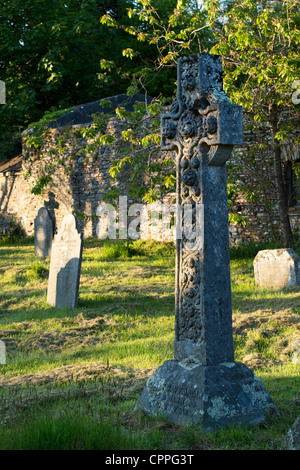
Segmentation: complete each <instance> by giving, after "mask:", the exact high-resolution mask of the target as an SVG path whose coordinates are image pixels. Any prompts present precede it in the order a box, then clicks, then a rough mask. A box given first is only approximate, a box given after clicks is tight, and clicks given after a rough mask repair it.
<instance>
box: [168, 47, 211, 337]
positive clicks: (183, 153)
mask: <svg viewBox="0 0 300 470" xmlns="http://www.w3.org/2000/svg"><path fill="white" fill-rule="evenodd" d="M179 80H180V83H179V90H181V92H180V93H178V95H177V98H176V99H175V100H174V102H173V104H172V105H171V107H170V112H169V113H168V114H167V115H165V118H164V119H163V121H162V141H163V147H164V148H167V149H176V153H177V162H178V163H177V166H178V168H177V178H178V199H179V203H180V204H181V205H182V207H184V206H186V205H187V204H189V205H191V207H192V214H191V217H190V218H191V220H190V221H189V226H190V229H191V230H192V231H193V232H195V230H196V217H197V212H196V207H197V206H196V205H197V204H202V184H201V174H202V165H203V164H204V163H203V159H204V157H205V155H206V154H207V153H208V152H209V146H210V145H212V144H214V143H215V136H216V133H217V131H218V119H217V113H216V106H215V105H214V104H213V105H211V104H210V102H209V101H208V99H207V96H201V95H200V93H199V88H200V87H199V64H198V59H197V56H190V57H188V58H183V59H181V63H180V65H179ZM183 217H184V215H183ZM182 224H183V225H184V226H186V225H187V224H186V220H184V219H183V220H182ZM197 243H198V245H197ZM177 257H178V285H177V289H178V290H179V295H178V305H177V319H176V321H177V338H176V339H177V340H179V341H186V340H188V341H192V342H196V343H201V342H202V341H203V334H204V328H203V327H204V312H203V292H202V291H201V290H202V289H203V283H201V276H203V269H202V261H203V252H202V248H201V241H200V242H199V241H198V242H196V246H195V244H194V245H193V246H192V247H191V240H188V239H187V238H186V237H185V234H184V233H183V235H182V240H181V246H180V250H179V253H177Z"/></svg>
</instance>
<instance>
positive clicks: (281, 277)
mask: <svg viewBox="0 0 300 470" xmlns="http://www.w3.org/2000/svg"><path fill="white" fill-rule="evenodd" d="M253 267H254V277H255V284H256V285H257V286H258V287H264V288H266V289H283V288H285V287H295V286H299V285H300V259H299V257H298V256H297V254H296V253H295V252H294V251H293V250H292V249H290V248H288V249H285V248H284V249H277V250H261V251H259V252H258V253H257V255H256V257H255V259H254V262H253Z"/></svg>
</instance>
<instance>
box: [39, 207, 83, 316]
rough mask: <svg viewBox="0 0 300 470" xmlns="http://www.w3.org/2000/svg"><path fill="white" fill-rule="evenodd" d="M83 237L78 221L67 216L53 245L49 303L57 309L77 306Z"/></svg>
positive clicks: (71, 216)
mask: <svg viewBox="0 0 300 470" xmlns="http://www.w3.org/2000/svg"><path fill="white" fill-rule="evenodd" d="M81 259H82V237H81V234H80V233H79V232H78V228H77V219H76V217H75V216H74V215H72V214H69V215H67V216H66V217H65V218H64V219H63V221H62V225H61V228H60V230H59V231H58V233H57V234H56V235H55V238H54V241H53V244H52V253H51V261H50V272H49V280H48V293H47V302H48V304H50V305H53V306H54V307H57V308H62V307H70V308H75V307H76V306H77V300H78V291H79V278H80V269H81Z"/></svg>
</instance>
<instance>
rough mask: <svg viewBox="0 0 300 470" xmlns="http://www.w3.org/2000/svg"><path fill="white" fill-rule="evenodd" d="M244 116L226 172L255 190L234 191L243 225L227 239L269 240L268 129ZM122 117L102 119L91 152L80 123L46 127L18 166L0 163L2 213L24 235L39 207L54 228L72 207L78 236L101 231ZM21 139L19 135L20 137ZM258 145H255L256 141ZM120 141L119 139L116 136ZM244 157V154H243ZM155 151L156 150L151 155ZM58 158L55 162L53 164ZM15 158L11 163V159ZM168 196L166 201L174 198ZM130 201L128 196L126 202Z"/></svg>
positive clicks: (298, 225)
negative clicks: (41, 187)
mask: <svg viewBox="0 0 300 470" xmlns="http://www.w3.org/2000/svg"><path fill="white" fill-rule="evenodd" d="M245 119H246V118H245V117H244V145H243V146H241V147H237V148H235V150H234V152H233V155H232V157H231V158H230V161H229V163H228V169H227V172H228V176H229V177H230V174H231V173H232V172H234V174H235V175H236V178H237V179H238V180H239V185H240V186H241V187H243V186H244V187H245V194H246V195H247V191H246V189H249V188H250V189H251V188H252V189H253V190H257V189H258V196H257V198H256V199H254V200H252V201H251V200H249V198H248V197H246V196H245V194H242V193H240V194H239V195H238V196H237V198H236V200H235V205H234V208H233V209H234V210H235V211H236V212H239V213H241V214H243V215H244V216H245V217H246V219H247V224H246V225H245V226H243V225H241V224H239V225H233V224H232V225H230V227H229V233H230V240H231V244H238V243H240V242H241V241H243V240H254V241H261V240H270V239H272V238H273V236H274V234H275V235H276V231H278V227H279V220H278V211H277V207H276V201H275V188H274V177H273V166H272V160H271V155H270V148H269V146H268V133H267V132H266V129H265V128H264V129H263V128H262V129H261V131H260V132H256V133H255V134H254V133H253V131H251V130H249V129H248V127H247V121H245ZM124 126H125V124H124V122H122V121H120V120H119V119H118V118H117V117H114V118H110V119H109V121H108V127H107V132H108V133H112V134H113V135H114V137H115V143H114V144H113V145H111V146H109V145H107V146H105V145H103V146H101V147H99V149H98V150H97V152H96V154H95V153H93V152H91V153H86V152H85V151H84V150H85V149H86V148H87V145H88V143H89V142H88V141H87V139H85V138H83V137H81V136H80V134H79V128H80V125H74V126H72V127H71V126H70V127H69V128H66V127H64V128H56V129H50V130H49V132H48V134H47V138H46V139H45V140H44V142H43V146H42V148H41V149H38V150H37V149H33V150H32V149H26V146H24V152H23V159H22V160H20V165H19V166H18V165H14V166H13V167H11V168H10V167H9V165H6V166H5V170H3V171H1V167H0V211H1V214H4V215H7V216H8V217H12V216H14V218H15V220H17V221H19V222H20V223H21V225H22V227H24V229H25V231H26V233H27V234H28V235H33V233H34V219H35V217H36V216H37V213H38V210H39V209H40V207H43V206H44V207H46V208H47V209H48V210H49V211H50V213H51V216H52V218H53V220H54V223H55V228H54V230H55V231H57V229H58V227H59V226H60V224H61V222H62V220H63V218H64V217H65V216H66V215H67V214H70V213H72V212H74V213H75V214H76V215H77V217H78V222H79V229H80V231H81V232H82V233H83V236H84V237H97V236H99V235H100V234H101V233H103V232H105V231H106V226H105V224H103V223H99V219H98V218H97V217H96V213H97V208H98V207H99V204H101V203H102V204H103V197H104V195H105V194H106V193H107V191H108V189H109V188H111V179H110V175H109V169H110V167H111V164H112V161H113V160H114V158H115V154H116V152H117V150H118V149H119V143H118V142H120V140H121V133H122V130H123V129H124ZM24 140H25V139H24ZM260 143H261V144H264V148H260V149H258V150H257V149H256V152H254V146H255V147H256V146H257V144H260ZM122 146H124V142H123V141H122ZM283 153H284V159H283V160H284V165H285V164H286V161H287V160H297V159H299V148H297V147H295V146H294V145H293V143H288V144H286V145H284V146H283ZM245 157H246V158H245ZM159 158H160V154H159V153H158V154H157V159H159ZM58 162H59V164H58ZM14 163H15V162H14ZM49 168H50V170H51V168H52V169H53V170H55V171H53V175H52V181H51V182H50V184H49V185H48V186H47V188H46V191H45V192H44V193H43V194H42V195H36V194H32V192H31V189H32V187H33V186H34V185H35V183H36V181H37V180H38V178H39V177H41V176H43V175H44V176H45V175H46V174H48V173H49ZM128 178H129V175H128V174H126V172H125V173H124V174H123V177H122V178H121V182H119V183H118V189H119V190H120V194H121V195H127V191H128ZM173 196H174V195H172V194H171V195H170V197H169V200H172V199H174V197H173ZM134 202H141V201H136V200H134V199H133V198H132V197H128V204H133V203H134ZM290 214H291V223H292V228H293V230H294V231H295V232H299V229H300V207H298V208H297V207H294V208H291V212H290ZM1 230H2V232H3V231H5V230H7V226H6V222H5V218H3V217H2V218H1V219H0V231H1Z"/></svg>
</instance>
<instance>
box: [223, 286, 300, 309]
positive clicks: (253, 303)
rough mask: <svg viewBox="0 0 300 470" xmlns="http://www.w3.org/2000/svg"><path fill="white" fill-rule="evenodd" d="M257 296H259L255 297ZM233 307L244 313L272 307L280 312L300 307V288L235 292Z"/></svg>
mask: <svg viewBox="0 0 300 470" xmlns="http://www.w3.org/2000/svg"><path fill="white" fill-rule="evenodd" d="M255 296H257V297H255ZM232 308H233V310H239V311H240V312H242V313H250V312H255V311H257V310H263V309H268V310H269V309H272V310H274V312H280V311H281V310H287V309H298V310H299V308H300V290H299V289H297V288H295V289H284V290H282V291H280V292H278V291H267V290H257V291H256V292H253V290H251V289H249V290H247V291H246V290H244V291H243V292H233V294H232Z"/></svg>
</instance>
